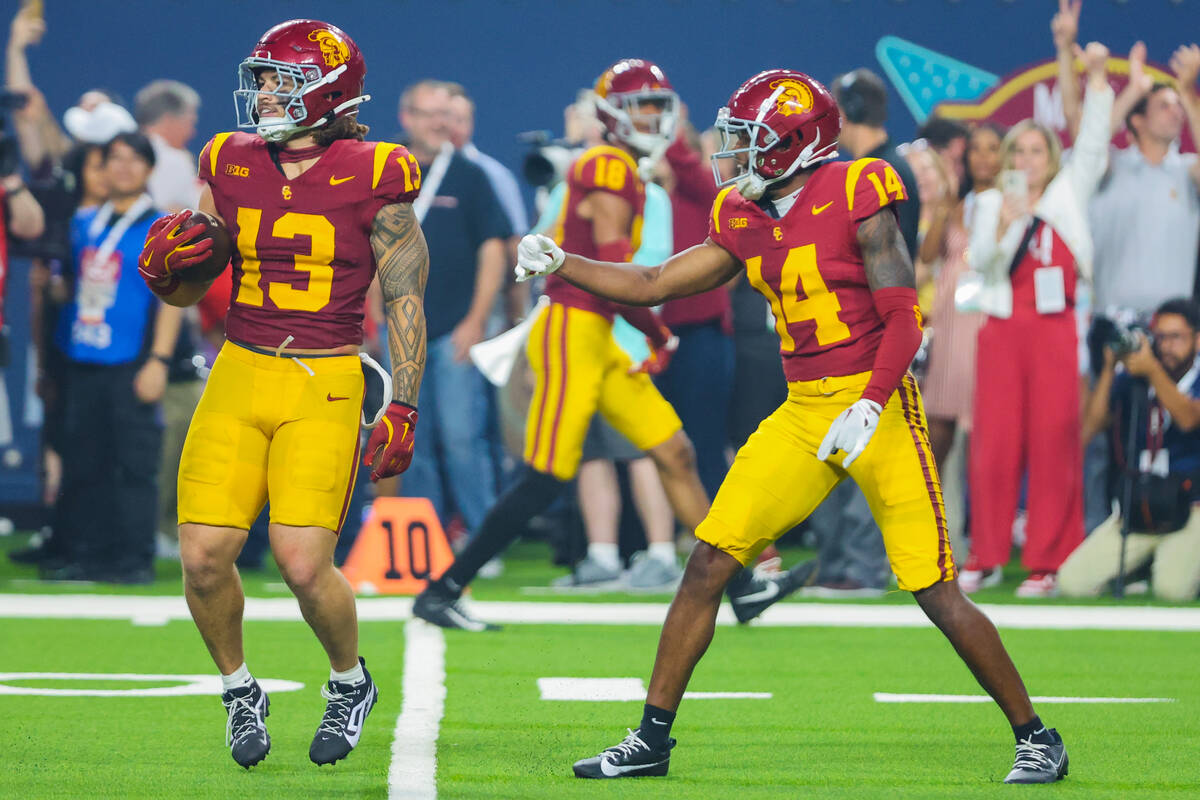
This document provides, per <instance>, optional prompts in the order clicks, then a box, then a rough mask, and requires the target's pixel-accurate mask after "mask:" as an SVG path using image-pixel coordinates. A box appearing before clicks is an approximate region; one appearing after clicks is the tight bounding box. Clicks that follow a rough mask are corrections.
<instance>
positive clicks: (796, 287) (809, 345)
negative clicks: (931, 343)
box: [708, 158, 908, 381]
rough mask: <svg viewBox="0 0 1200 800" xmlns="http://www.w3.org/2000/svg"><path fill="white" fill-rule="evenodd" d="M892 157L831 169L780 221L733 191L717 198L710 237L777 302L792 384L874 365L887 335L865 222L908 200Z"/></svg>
mask: <svg viewBox="0 0 1200 800" xmlns="http://www.w3.org/2000/svg"><path fill="white" fill-rule="evenodd" d="M907 198H908V193H907V191H906V190H905V188H904V183H903V182H902V181H901V180H900V177H899V175H897V174H896V170H895V169H893V168H892V167H891V165H890V164H888V163H887V162H886V161H882V160H880V159H877V158H863V159H859V160H857V161H849V162H847V161H837V162H832V163H827V164H824V165H822V166H820V167H818V168H817V169H816V171H814V172H813V174H812V176H811V177H809V179H808V181H807V182H806V183H805V184H804V186H803V188H801V189H800V193H799V195H797V197H796V200H795V202H794V203H793V204H792V207H791V208H790V209H789V210H788V212H787V213H786V214H784V215H783V217H782V218H780V219H775V218H774V217H772V216H770V215H768V214H767V212H765V211H764V210H763V209H762V207H760V206H759V205H758V204H756V203H754V202H751V201H749V200H747V199H745V198H744V197H742V196H741V194H740V193H739V192H738V191H737V190H736V189H735V188H733V187H732V186H731V187H729V188H727V189H725V190H723V191H722V192H721V193H720V194H718V195H717V199H716V201H715V202H714V203H713V209H712V216H711V218H710V220H709V229H708V235H709V238H710V239H712V241H713V242H715V243H716V244H718V245H720V246H721V247H723V248H725V249H726V250H728V251H729V252H730V253H731V254H732V255H733V256H734V257H735V258H737V259H738V260H739V261H741V262H742V263H743V264H744V265H745V267H746V277H747V279H748V280H749V281H750V283H751V285H752V286H754V288H755V289H757V290H758V291H759V292H760V293H762V294H763V295H764V296H765V297H766V298H767V300H768V302H770V304H771V312H772V314H773V315H774V317H775V331H776V333H778V334H779V343H780V347H779V352H780V355H781V356H782V358H783V371H784V375H785V376H786V377H787V379H788V380H789V381H811V380H817V379H819V378H824V377H832V376H841V375H855V374H858V373H860V372H866V371H868V370H870V369H871V367H872V365H873V363H874V361H875V350H876V349H877V347H878V346H879V341H880V339H881V338H882V336H883V320H882V319H881V318H880V316H879V314H878V313H877V312H876V310H875V303H874V300H873V299H872V297H871V288H870V286H869V285H868V284H867V273H866V269H865V267H864V266H863V259H862V252H861V250H860V249H859V245H858V238H857V234H858V225H859V223H860V222H862V221H863V220H865V219H866V218H868V217H870V216H871V215H873V214H875V213H877V212H878V211H879V210H880V209H882V208H886V207H890V208H891V209H892V211H893V212H894V211H895V204H896V203H897V202H900V201H903V200H906V199H907Z"/></svg>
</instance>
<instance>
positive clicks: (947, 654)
mask: <svg viewBox="0 0 1200 800" xmlns="http://www.w3.org/2000/svg"><path fill="white" fill-rule="evenodd" d="M789 560H790V559H789ZM508 563H509V569H508V572H507V573H506V576H505V578H503V579H500V580H499V581H484V582H481V583H480V585H479V587H478V589H477V591H476V593H475V597H476V600H475V602H476V607H477V609H478V610H479V611H480V612H481V613H483V614H485V615H487V616H490V617H493V618H496V619H502V620H505V621H506V622H507V623H508V624H506V626H505V629H504V630H503V631H500V632H497V633H493V634H466V633H461V632H457V631H452V632H447V633H445V634H444V635H443V634H442V632H440V631H438V630H437V629H433V628H429V627H428V626H425V625H424V624H423V623H408V622H406V618H407V613H406V609H407V606H406V602H405V601H404V600H403V599H393V598H372V599H364V600H363V601H361V602H360V615H361V617H362V619H363V622H362V623H361V652H362V653H363V655H364V656H365V657H366V658H367V662H368V667H369V668H370V670H371V672H372V673H373V675H374V677H375V679H376V681H377V682H378V684H379V688H380V701H379V704H378V705H377V706H376V707H375V709H374V711H373V712H372V714H371V717H370V719H369V720H368V723H367V725H366V730H365V733H364V734H363V738H362V741H361V743H360V744H359V747H358V748H357V750H355V752H354V753H353V754H352V755H351V757H350V758H349V759H348V760H346V761H344V762H341V763H339V764H337V765H336V766H335V767H332V768H331V767H326V768H323V769H318V768H317V767H316V766H314V765H313V764H311V763H310V762H309V761H308V743H309V741H310V739H311V737H312V734H313V732H314V731H315V729H316V725H317V723H318V721H319V718H320V715H321V712H322V709H323V700H322V699H321V697H320V695H319V694H318V690H319V686H320V684H321V682H322V681H323V680H324V679H325V677H326V676H327V672H326V669H327V663H326V662H325V660H324V657H323V654H322V652H321V650H320V648H319V646H318V645H317V643H316V641H315V640H314V639H313V637H312V636H311V634H310V632H309V630H308V628H307V627H306V626H305V625H304V624H303V623H302V622H299V621H295V620H296V619H298V615H297V614H296V612H295V604H294V601H291V600H290V599H288V598H287V597H286V595H284V594H283V593H281V592H279V591H277V589H276V588H274V587H273V584H275V583H277V581H278V578H277V577H274V576H272V575H270V574H268V575H266V576H264V577H262V578H256V577H249V578H248V580H247V584H248V586H249V592H248V593H249V594H250V595H251V600H250V601H249V602H248V604H247V618H248V621H247V623H246V641H247V661H248V663H249V665H250V667H251V669H252V671H253V672H254V673H255V675H256V677H258V678H259V680H260V681H261V680H265V679H270V680H274V681H284V682H292V683H290V684H289V683H285V684H282V685H281V686H280V688H277V689H275V690H273V691H271V700H272V707H271V716H270V718H269V719H268V725H269V728H270V732H271V736H272V749H271V754H270V756H268V758H267V759H266V761H264V762H263V763H262V764H260V765H259V766H257V767H255V768H254V769H252V770H249V771H246V770H242V769H241V768H239V767H237V766H236V765H235V764H234V763H233V761H232V760H231V759H230V758H229V755H228V751H227V749H226V748H225V747H224V725H225V715H224V710H223V708H222V707H221V704H220V701H219V699H218V697H217V696H216V695H215V694H213V693H212V688H211V685H212V673H213V668H212V665H211V662H210V661H209V659H208V657H207V654H206V652H205V651H204V648H203V646H202V644H201V642H200V639H199V636H198V634H197V633H196V632H195V629H194V628H193V626H192V624H191V622H190V620H189V619H188V618H187V617H186V608H184V607H183V606H182V600H181V598H180V597H179V593H178V578H177V572H176V574H175V575H174V576H173V575H172V574H171V571H170V569H171V568H170V567H167V568H166V569H165V570H164V572H165V575H164V578H163V580H162V581H160V583H159V584H157V585H156V586H154V587H148V588H146V589H143V590H139V591H111V590H110V591H105V592H101V591H100V588H99V587H90V586H82V587H81V586H66V585H60V586H38V585H36V584H33V583H31V582H30V580H29V578H30V573H28V572H27V571H21V570H18V569H16V568H13V567H9V566H4V567H3V568H0V711H3V712H4V719H5V720H6V724H5V725H4V727H3V731H2V732H0V753H2V754H3V759H4V769H3V770H0V797H6V798H7V797H21V798H25V797H33V798H39V797H72V798H74V797H120V798H141V797H147V798H150V797H153V798H163V797H168V798H171V797H175V798H187V797H234V796H250V797H335V796H336V797H379V798H384V797H412V798H417V797H434V796H437V797H442V798H493V797H494V798H563V797H580V798H591V797H597V798H600V797H602V798H629V797H638V798H641V797H646V798H658V797H663V798H667V797H670V798H710V797H711V798H726V797H737V798H739V799H744V800H749V798H760V797H761V798H768V797H770V798H778V797H854V798H859V797H913V798H922V797H993V796H1006V795H1009V794H1012V793H1022V794H1027V793H1035V792H1036V793H1041V794H1046V795H1054V796H1060V795H1063V796H1065V795H1070V796H1074V797H1086V798H1102V797H1111V798H1128V797H1154V798H1157V797H1196V796H1198V795H1200V759H1198V758H1197V753H1200V678H1197V664H1200V633H1197V630H1200V624H1197V620H1198V619H1200V608H1198V607H1197V606H1195V605H1192V606H1187V607H1175V608H1167V607H1163V606H1160V605H1154V604H1147V603H1145V602H1144V601H1141V600H1131V601H1127V603H1126V606H1127V607H1124V608H1121V609H1114V608H1113V607H1112V606H1111V605H1093V606H1088V607H1076V606H1074V605H1071V604H1065V603H1048V604H1044V605H1036V606H1030V605H1028V604H1013V605H1011V606H1007V607H1005V606H990V607H989V611H990V612H993V611H994V613H996V614H999V615H1001V617H1000V618H1002V619H1010V620H1011V624H1005V625H1002V633H1003V635H1004V638H1005V641H1006V643H1007V644H1008V646H1009V649H1010V651H1011V652H1012V654H1013V657H1014V659H1015V660H1016V662H1017V664H1018V666H1019V667H1020V668H1021V670H1022V672H1023V674H1024V676H1025V679H1026V682H1027V685H1028V686H1029V688H1030V691H1031V693H1032V694H1034V695H1036V696H1042V697H1047V698H1054V699H1055V700H1056V702H1041V703H1039V704H1038V707H1039V711H1040V713H1041V715H1042V717H1043V719H1044V720H1045V721H1046V722H1047V723H1048V724H1050V725H1052V726H1055V727H1057V728H1058V729H1059V731H1060V732H1061V733H1062V734H1063V736H1064V738H1065V740H1066V742H1067V745H1068V750H1069V752H1070V756H1071V772H1070V775H1069V777H1068V778H1067V779H1066V780H1065V781H1063V782H1062V783H1060V784H1058V785H1055V786H1050V787H1030V788H1024V787H1006V786H1003V785H1002V784H1001V783H1000V782H1001V780H1002V779H1003V777H1004V775H1005V773H1006V772H1007V770H1008V769H1009V767H1010V766H1011V762H1012V735H1011V732H1010V731H1009V730H1008V728H1007V725H1006V724H1005V722H1004V719H1003V717H1002V715H1001V714H1000V712H999V711H998V710H997V709H996V708H995V707H994V706H993V705H992V704H991V703H986V702H971V701H973V700H975V699H978V696H979V695H980V694H981V691H980V690H979V688H978V686H977V685H976V684H975V683H974V681H973V680H972V678H971V676H970V674H969V673H968V672H967V670H966V668H965V667H963V666H962V664H961V663H960V662H959V661H958V659H957V658H956V656H955V655H954V653H953V651H952V650H951V648H950V647H949V645H948V644H947V643H946V642H945V641H944V640H943V639H942V638H941V636H940V635H939V634H938V633H937V632H936V631H935V630H933V629H932V628H929V627H925V626H921V627H909V625H910V623H911V620H909V619H908V618H907V617H906V616H904V615H905V614H907V612H908V611H909V608H908V604H904V603H902V602H901V601H902V600H903V597H902V596H897V597H892V598H888V600H887V601H885V602H882V603H874V604H870V603H860V604H825V603H813V602H809V601H788V602H786V603H782V604H780V605H779V606H778V607H777V608H776V609H772V611H776V610H778V611H779V612H780V613H778V614H775V615H769V618H768V619H767V620H765V622H766V623H767V624H763V625H755V626H751V627H746V628H738V627H735V626H732V625H721V626H720V627H719V628H718V631H717V635H716V638H715V640H714V643H713V645H712V647H711V648H710V650H709V652H708V655H707V656H706V657H705V659H704V660H703V661H702V662H701V665H700V667H699V668H698V670H697V672H696V675H695V676H694V678H693V680H692V683H691V685H690V687H689V691H692V692H697V693H709V694H714V695H716V696H715V697H692V698H688V699H685V701H684V704H683V706H682V708H681V710H680V715H679V718H678V721H677V722H676V725H675V729H674V735H675V736H676V737H677V738H678V739H679V746H678V748H677V749H676V750H675V754H674V756H673V758H672V763H671V773H670V775H669V777H667V778H662V779H641V780H623V781H603V782H585V781H579V780H576V779H574V778H573V777H572V776H571V770H570V766H571V763H572V762H573V761H575V760H576V759H578V758H581V757H585V756H589V755H594V754H595V753H596V752H598V751H599V750H600V749H602V748H603V747H605V746H607V745H610V744H613V743H614V742H616V741H617V740H618V739H620V737H621V736H622V735H623V734H624V732H625V731H624V729H625V728H626V727H631V726H636V724H637V723H638V720H639V719H640V714H641V702H640V699H634V698H636V696H637V694H638V693H639V692H641V691H642V683H641V681H642V680H644V678H645V677H646V676H647V675H648V674H649V670H650V666H651V663H652V659H653V654H654V648H655V644H656V641H657V634H658V626H657V625H656V624H654V619H655V615H656V614H657V617H658V618H661V614H662V609H663V605H662V604H663V603H664V602H665V600H666V598H665V597H650V598H639V600H640V602H637V603H621V604H617V603H615V602H613V601H614V600H616V599H617V598H616V597H609V596H604V597H601V598H594V599H593V600H592V602H591V603H589V604H587V605H582V606H581V605H578V604H575V605H568V604H563V603H559V602H556V601H558V600H561V599H563V598H561V597H556V596H549V597H547V596H545V595H541V594H538V593H536V592H534V593H530V592H529V591H523V590H522V586H523V585H534V583H533V581H534V579H535V578H536V579H537V581H538V583H537V585H544V584H545V580H546V579H548V577H549V576H550V575H552V574H554V572H553V570H551V569H550V568H548V567H546V566H545V556H544V552H543V551H542V550H540V549H539V547H538V546H528V547H524V548H522V549H521V550H520V551H519V552H518V553H517V555H516V556H515V557H512V558H510V559H509V562H508ZM175 569H176V570H177V567H176V568H175ZM35 589H37V590H38V591H35ZM255 598H260V599H255ZM996 599H999V596H997V597H996ZM909 604H911V601H909ZM605 614H607V615H609V621H610V622H612V623H615V624H594V623H595V620H596V618H597V616H598V615H599V616H603V615H605ZM862 614H866V615H867V616H866V617H861V616H856V615H862ZM1004 615H1008V616H1004ZM1022 615H1023V616H1022ZM100 617H108V618H100ZM522 619H524V620H532V619H541V620H544V621H541V622H528V621H527V622H524V623H521V622H519V620H522ZM1072 619H1078V621H1079V625H1078V626H1073V625H1072V624H1071V622H1070V620H1072ZM1022 620H1024V621H1022ZM1031 620H1032V621H1031ZM1048 620H1049V621H1052V622H1051V623H1050V624H1055V625H1058V626H1060V627H1058V628H1057V629H1053V630H1043V629H1037V626H1038V625H1039V624H1043V623H1046V622H1047V621H1048ZM1063 620H1066V622H1063ZM1139 620H1142V621H1144V622H1145V623H1146V624H1147V625H1152V626H1155V627H1158V628H1161V630H1130V629H1123V628H1136V627H1140V626H1141V623H1140V622H1139ZM514 621H516V622H515V623H514ZM876 623H877V624H876ZM1082 626H1093V628H1098V629H1087V628H1083V627H1082ZM1108 628H1111V629H1108ZM443 646H444V653H440V652H439V651H440V649H441V648H442V647H443ZM442 664H444V674H443V673H442V671H441V670H440V667H441V666H442ZM28 673H34V674H35V675H39V676H40V677H29V676H28V675H27V674H28ZM21 675H24V676H25V677H18V676H21ZM47 675H52V676H56V677H47ZM131 676H133V677H136V676H151V677H147V678H145V679H141V680H131V679H130V677H131ZM193 676H196V677H193ZM205 681H207V683H205ZM201 684H203V685H201ZM298 684H302V686H298ZM218 685H219V684H218ZM171 687H175V691H177V692H189V691H190V692H192V693H178V694H168V695H165V696H140V695H137V694H131V693H130V690H131V689H139V690H146V689H159V690H160V691H165V690H168V689H170V688H171ZM35 689H43V690H47V689H48V690H53V691H54V692H56V693H54V694H49V695H45V694H42V695H38V694H32V693H30V692H31V690H35ZM65 691H74V692H80V691H99V692H109V693H110V694H109V695H108V696H93V695H82V696H81V695H79V694H63V692H65ZM196 692H200V693H196ZM443 693H444V705H443V703H442V697H443ZM741 693H745V694H746V695H748V696H740V697H739V696H732V697H731V696H729V695H730V694H733V695H737V694H741ZM922 695H925V696H927V695H941V696H943V697H942V699H943V700H947V701H953V702H929V700H930V698H929V697H921V696H922ZM885 696H889V697H885ZM584 697H588V698H592V699H582V698H584ZM599 697H609V698H612V699H596V698H599ZM554 698H564V699H554ZM882 699H891V700H894V701H895V700H907V701H909V702H880V700H882ZM1117 699H1121V700H1125V701H1127V702H1113V701H1114V700H1117ZM1129 700H1137V701H1138V702H1128V701H1129ZM914 701H915V702H914ZM1151 701H1153V702H1151ZM398 720H399V724H398ZM431 723H432V727H430V724H431ZM434 792H436V794H434Z"/></svg>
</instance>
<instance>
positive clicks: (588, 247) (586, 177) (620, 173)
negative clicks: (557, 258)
mask: <svg viewBox="0 0 1200 800" xmlns="http://www.w3.org/2000/svg"><path fill="white" fill-rule="evenodd" d="M593 192H607V193H609V194H615V195H617V196H618V197H621V198H623V199H624V200H626V201H628V202H629V205H630V206H632V207H633V225H632V229H631V231H630V235H629V252H628V253H626V254H625V256H624V258H622V259H621V260H622V261H629V260H630V259H632V258H633V254H634V253H635V252H637V249H638V248H639V247H641V241H642V213H643V211H644V210H645V206H646V186H645V184H643V183H642V179H641V178H640V177H638V171H637V162H635V161H634V160H633V157H632V156H630V155H629V154H628V153H626V152H625V151H624V150H621V149H620V148H617V147H610V146H609V145H598V146H596V147H593V148H591V149H590V150H588V151H586V152H585V153H584V154H583V155H581V156H580V157H579V158H578V159H576V160H575V162H574V163H573V164H572V165H571V168H570V170H569V171H568V172H567V196H566V198H565V199H564V200H563V207H562V211H561V212H560V214H559V217H558V221H557V222H556V223H555V225H554V228H553V230H552V231H551V235H552V236H553V237H554V240H555V241H556V242H558V244H559V246H560V247H562V249H563V250H566V251H567V252H568V253H574V254H576V255H580V256H583V257H584V258H591V259H595V260H598V261H604V260H608V259H602V258H600V257H599V254H598V253H597V251H596V241H595V238H594V237H593V236H592V221H591V220H590V219H586V218H584V217H582V216H580V214H579V204H580V203H581V202H582V201H583V200H584V198H586V197H587V196H588V195H589V194H592V193H593ZM546 295H547V296H548V297H549V298H550V299H551V300H553V301H554V302H556V303H561V304H562V305H565V306H571V307H573V308H582V309H585V310H588V311H595V312H597V313H599V314H603V315H605V316H607V317H609V318H610V319H611V318H612V316H613V314H614V313H618V312H619V306H617V305H615V304H613V303H610V302H608V301H607V300H603V299H601V298H599V297H596V296H595V295H594V294H591V293H590V292H586V291H584V290H583V289H580V288H577V287H575V286H572V285H571V284H569V283H567V282H566V280H564V279H562V278H560V277H558V276H557V275H550V276H549V277H547V278H546Z"/></svg>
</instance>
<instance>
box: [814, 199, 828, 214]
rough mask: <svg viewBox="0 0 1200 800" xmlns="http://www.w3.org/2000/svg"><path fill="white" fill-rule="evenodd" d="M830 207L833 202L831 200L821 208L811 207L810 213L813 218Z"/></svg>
mask: <svg viewBox="0 0 1200 800" xmlns="http://www.w3.org/2000/svg"><path fill="white" fill-rule="evenodd" d="M831 205H833V201H832V200H830V201H829V202H828V203H826V204H825V205H823V206H813V207H812V213H813V216H814V217H815V216H816V215H817V214H820V213H821V212H822V211H824V210H825V209H827V208H829V207H830V206H831Z"/></svg>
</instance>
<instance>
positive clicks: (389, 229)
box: [371, 203, 429, 407]
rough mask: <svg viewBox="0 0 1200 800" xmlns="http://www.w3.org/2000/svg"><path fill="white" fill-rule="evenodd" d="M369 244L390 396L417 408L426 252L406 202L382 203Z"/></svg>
mask: <svg viewBox="0 0 1200 800" xmlns="http://www.w3.org/2000/svg"><path fill="white" fill-rule="evenodd" d="M371 248H372V249H373V250H374V251H375V263H376V264H378V267H379V287H380V289H382V291H383V307H384V316H385V317H386V318H387V326H388V350H389V352H390V354H391V357H392V397H393V398H394V399H395V400H399V401H400V402H401V403H406V404H408V405H410V406H413V407H416V405H417V393H418V392H419V391H420V388H421V376H422V375H423V374H424V373H425V281H426V279H427V278H428V277H429V250H428V249H427V248H426V246H425V235H424V234H423V233H421V226H420V224H419V223H418V222H417V217H416V214H414V213H413V209H412V206H411V205H409V204H408V203H396V204H394V205H389V206H384V207H383V208H381V209H380V210H379V213H378V214H376V215H375V222H374V223H373V224H372V226H371Z"/></svg>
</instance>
